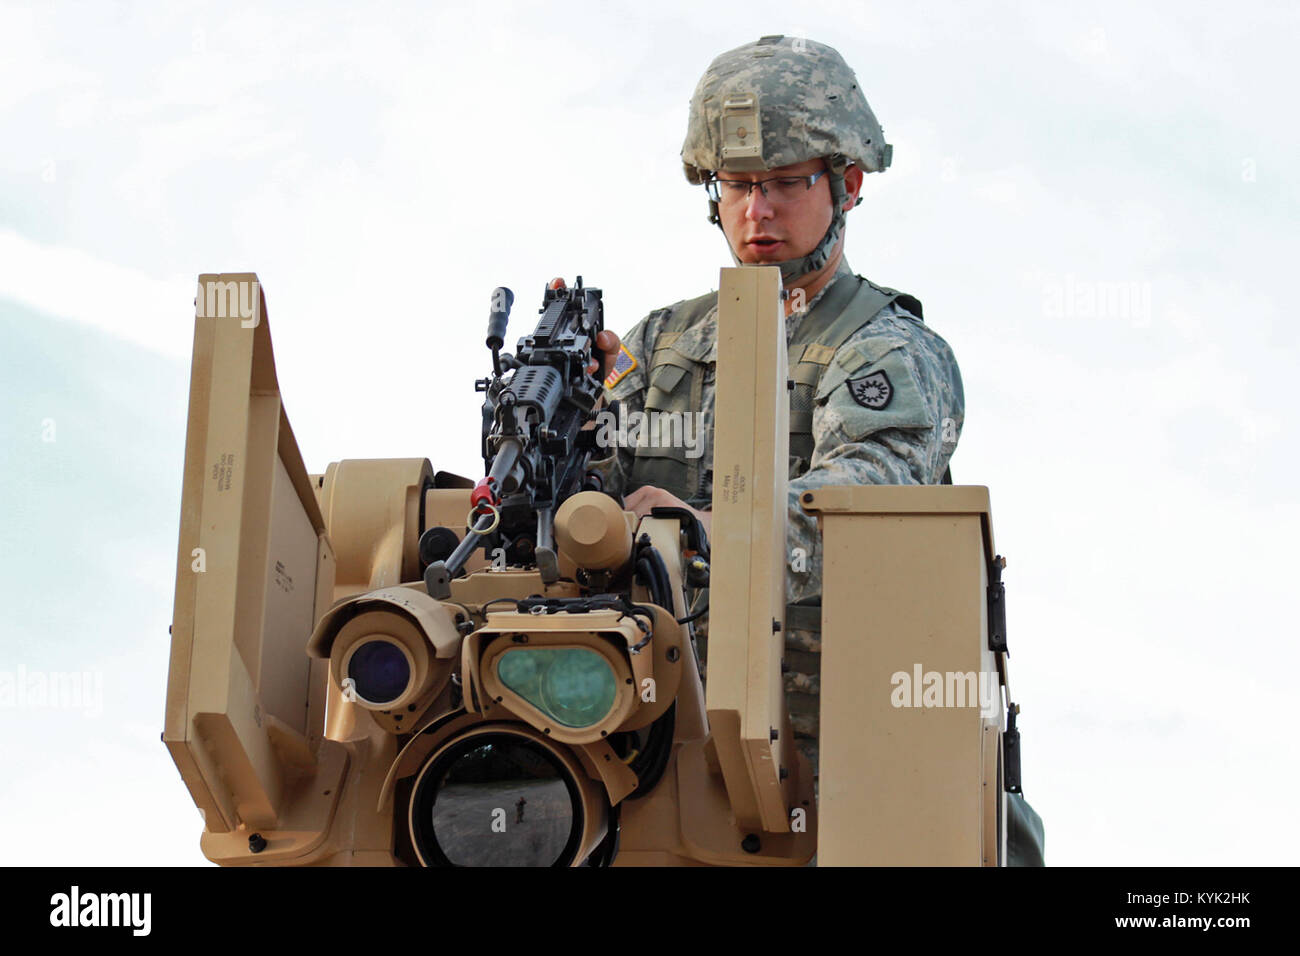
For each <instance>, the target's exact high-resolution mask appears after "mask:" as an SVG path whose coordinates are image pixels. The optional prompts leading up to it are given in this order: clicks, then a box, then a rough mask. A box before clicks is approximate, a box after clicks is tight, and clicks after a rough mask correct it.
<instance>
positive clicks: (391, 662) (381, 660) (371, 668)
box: [348, 641, 411, 704]
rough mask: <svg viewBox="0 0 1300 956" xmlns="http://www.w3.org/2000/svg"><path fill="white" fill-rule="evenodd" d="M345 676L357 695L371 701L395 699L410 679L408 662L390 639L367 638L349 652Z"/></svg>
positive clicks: (403, 690) (403, 691) (399, 695)
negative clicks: (372, 639) (350, 655)
mask: <svg viewBox="0 0 1300 956" xmlns="http://www.w3.org/2000/svg"><path fill="white" fill-rule="evenodd" d="M348 676H349V677H351V678H352V685H353V687H354V688H355V689H356V692H357V696H358V697H360V698H361V699H362V700H364V701H368V702H369V703H372V704H386V703H389V702H390V701H394V700H397V698H399V697H401V696H402V694H403V693H405V692H406V686H407V684H409V683H410V682H411V665H410V664H408V663H407V662H406V655H405V654H403V653H402V649H401V648H400V647H398V646H397V645H396V644H393V643H392V642H390V641H367V642H366V643H364V644H362V645H361V646H360V647H358V648H357V649H356V650H355V651H353V652H352V657H351V659H349V660H348Z"/></svg>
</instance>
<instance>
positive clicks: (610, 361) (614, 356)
mask: <svg viewBox="0 0 1300 956" xmlns="http://www.w3.org/2000/svg"><path fill="white" fill-rule="evenodd" d="M622 344H623V343H622V342H621V341H619V337H618V336H617V335H615V334H614V333H613V332H611V331H610V330H609V329H605V330H604V331H602V332H601V333H600V334H599V335H597V336H596V347H597V348H599V349H600V350H601V351H602V352H604V353H605V374H604V377H605V378H609V373H610V372H612V371H614V363H615V362H617V361H618V349H619V346H620V345H622Z"/></svg>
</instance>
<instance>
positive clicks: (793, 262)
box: [709, 168, 848, 284]
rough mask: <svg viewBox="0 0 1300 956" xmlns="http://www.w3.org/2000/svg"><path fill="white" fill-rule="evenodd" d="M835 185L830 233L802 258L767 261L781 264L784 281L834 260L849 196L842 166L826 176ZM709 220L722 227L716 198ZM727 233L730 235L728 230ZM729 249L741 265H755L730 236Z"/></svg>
mask: <svg viewBox="0 0 1300 956" xmlns="http://www.w3.org/2000/svg"><path fill="white" fill-rule="evenodd" d="M826 179H827V181H828V182H829V183H830V187H831V207H832V208H833V209H834V210H835V212H834V215H832V216H831V224H830V225H829V226H828V227H827V228H826V235H824V236H822V241H821V242H819V243H817V245H816V247H815V248H814V249H813V250H812V252H810V253H808V254H807V255H806V256H801V257H800V258H798V259H786V260H784V261H782V262H764V263H762V264H763V265H766V266H780V267H781V281H782V282H783V283H786V284H789V283H790V282H791V281H793V280H795V279H798V278H800V277H801V276H806V275H808V274H809V273H811V272H816V271H817V270H818V269H820V268H822V267H823V266H824V265H826V263H827V262H828V261H829V260H830V257H831V251H832V250H833V249H834V248H835V243H837V242H839V241H840V236H841V235H843V234H844V219H845V216H844V200H845V199H847V198H848V193H847V191H846V190H845V189H844V172H843V170H842V169H841V170H840V171H838V172H837V171H836V170H835V169H833V168H832V169H830V170H829V171H828V172H827V176H826ZM709 222H711V223H713V224H714V225H715V226H717V227H718V228H719V229H722V217H721V216H720V215H718V204H717V203H716V202H714V201H713V200H712V199H710V200H709ZM723 237H724V238H725V237H726V232H725V230H724V231H723ZM727 251H728V252H730V253H731V258H732V260H733V261H734V262H735V263H736V265H738V266H743V265H754V263H745V262H741V261H740V256H738V255H736V250H735V249H733V248H731V242H730V240H728V241H727Z"/></svg>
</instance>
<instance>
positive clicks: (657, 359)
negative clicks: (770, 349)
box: [596, 36, 1041, 844]
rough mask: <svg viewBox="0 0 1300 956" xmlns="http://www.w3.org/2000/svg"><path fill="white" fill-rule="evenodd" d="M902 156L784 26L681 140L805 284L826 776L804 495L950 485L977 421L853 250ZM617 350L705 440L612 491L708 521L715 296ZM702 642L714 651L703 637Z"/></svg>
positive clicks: (750, 257) (806, 649)
mask: <svg viewBox="0 0 1300 956" xmlns="http://www.w3.org/2000/svg"><path fill="white" fill-rule="evenodd" d="M891 153H892V147H891V146H890V145H889V144H887V143H886V142H885V139H884V135H883V133H882V132H881V128H880V125H879V124H878V123H877V121H876V118H875V115H874V114H873V113H872V111H871V108H870V107H869V106H868V105H867V101H866V99H865V97H864V96H863V93H862V91H861V89H860V88H859V87H858V84H857V79H856V77H855V76H854V74H853V71H852V70H850V69H849V67H848V65H847V64H846V63H845V62H844V60H843V58H842V57H841V56H840V55H839V53H837V52H836V51H835V50H834V49H832V48H830V47H828V46H825V45H822V44H820V43H814V42H812V41H808V40H802V39H791V38H787V37H780V36H768V37H763V38H762V39H760V40H759V41H758V42H756V43H750V44H747V45H745V46H742V47H739V48H737V49H735V50H732V51H730V52H728V53H724V54H722V55H721V56H719V57H718V58H717V59H715V60H714V61H713V63H712V65H711V66H710V67H709V69H708V71H707V72H706V73H705V74H704V76H703V78H702V79H701V80H700V82H699V85H698V86H697V87H696V90H695V95H694V96H693V97H692V99H691V106H690V118H689V120H688V124H687V133H686V142H685V144H684V145H683V147H682V162H683V164H684V166H685V172H686V178H687V180H688V181H690V182H691V183H693V184H697V185H701V184H702V185H703V186H704V187H705V189H706V191H707V193H708V201H709V221H710V222H712V223H714V224H715V225H717V226H718V227H719V228H720V229H721V230H722V232H723V235H724V236H725V238H726V241H727V245H728V248H729V250H730V252H731V255H732V258H733V259H734V260H735V262H736V263H737V264H742V263H743V264H750V265H757V264H762V265H775V266H779V267H780V269H781V278H782V282H783V284H784V286H785V288H786V289H787V290H788V292H789V295H788V297H787V299H786V302H785V312H786V319H785V323H786V339H787V343H788V354H789V362H790V370H791V373H790V377H791V378H792V379H793V380H794V382H795V386H794V391H793V392H792V393H791V400H790V463H789V469H790V470H789V479H790V481H789V512H788V515H789V517H788V527H789V546H790V555H791V562H790V573H789V574H788V576H787V580H788V593H787V601H788V607H787V612H786V624H787V628H788V630H787V631H786V662H787V664H788V665H789V671H788V672H787V674H786V694H787V700H788V701H789V707H790V715H791V722H792V724H793V725H794V729H795V735H796V741H797V743H798V744H799V746H800V749H801V750H802V751H803V752H804V753H805V754H806V755H807V756H808V757H809V759H810V761H811V762H812V765H813V767H814V772H815V768H816V766H817V748H816V741H817V735H818V726H817V722H818V690H819V670H820V655H821V641H820V633H819V631H820V608H819V602H820V589H821V553H820V548H819V546H818V536H817V525H816V520H815V519H814V518H811V517H810V516H808V515H807V514H805V513H804V511H803V509H802V508H801V507H800V506H799V496H800V495H801V494H802V493H803V492H805V491H807V490H809V489H812V488H816V487H819V486H822V485H844V484H857V483H863V484H937V483H940V482H946V481H948V461H949V459H950V457H951V456H952V453H953V451H954V450H955V449H956V446H957V440H958V438H959V436H960V434H961V428H962V423H963V420H964V415H965V411H964V398H963V394H962V383H961V374H960V372H959V371H958V368H957V361H956V359H955V358H954V356H953V354H952V350H951V349H950V348H949V347H948V344H947V343H946V342H945V341H944V340H943V339H942V338H940V337H939V336H938V335H937V334H935V333H934V332H933V331H931V330H930V329H929V328H928V327H927V326H926V325H925V324H924V323H923V322H922V312H921V303H920V302H919V301H918V300H917V299H915V298H913V297H912V296H910V295H906V294H904V293H900V292H897V291H895V290H893V289H888V288H884V287H882V286H877V285H875V284H873V283H872V282H870V281H868V280H866V279H864V278H862V277H861V276H857V275H855V274H854V273H853V272H852V270H850V269H849V267H848V264H847V263H846V262H845V259H844V234H845V230H846V218H847V213H848V212H849V211H850V210H851V209H853V208H854V207H855V206H856V205H857V204H858V203H859V202H860V201H861V200H860V198H859V192H860V190H861V187H862V177H863V175H864V174H865V173H872V172H883V171H884V170H885V168H886V167H888V166H889V164H890V159H891ZM602 345H608V348H609V349H610V351H611V354H609V355H607V358H606V368H605V371H606V379H605V384H606V387H607V392H608V397H609V398H610V399H612V400H616V401H618V402H619V403H620V405H621V406H622V409H623V411H624V412H625V413H630V412H636V411H644V412H669V413H674V412H675V413H679V414H684V415H686V416H687V418H686V421H687V427H685V428H683V429H682V434H683V435H684V436H689V435H691V434H692V433H693V430H692V428H691V427H690V426H691V425H692V424H694V420H693V419H692V418H691V417H690V416H699V418H698V422H699V423H700V431H699V436H698V437H699V442H698V444H697V445H692V443H690V442H687V441H677V442H676V443H673V442H668V443H665V442H663V441H661V440H659V439H661V438H662V437H663V436H662V435H657V436H646V435H642V440H641V441H639V442H638V443H637V444H636V445H635V446H634V447H620V448H617V449H616V450H615V451H614V453H613V454H611V455H610V456H609V457H608V458H606V459H604V460H602V461H600V462H597V463H596V468H597V470H598V471H600V472H601V473H602V475H603V477H604V479H605V483H606V489H607V490H608V491H610V492H613V493H614V494H622V495H624V500H625V506H626V507H627V508H628V510H631V511H635V512H636V514H637V516H638V517H640V516H643V515H645V514H648V513H649V512H650V509H652V508H654V507H658V506H664V505H667V506H676V507H683V506H684V507H688V508H690V509H691V510H692V511H694V512H695V514H696V515H697V516H698V517H699V519H700V521H701V523H702V524H703V525H704V527H705V530H706V531H707V530H709V528H710V525H711V515H710V514H709V508H710V503H711V500H712V494H713V475H712V472H711V470H710V469H711V465H712V461H713V411H714V374H715V367H716V366H715V363H716V358H717V293H716V292H711V293H708V294H706V295H703V296H700V297H698V298H695V299H689V300H685V301H682V302H677V303H676V304H674V305H671V306H669V307H667V308H664V309H659V310H657V311H655V312H652V313H651V314H650V315H649V316H647V317H646V318H645V319H643V320H642V321H641V322H639V323H638V324H637V325H636V326H635V327H634V328H633V329H632V330H631V331H630V332H628V333H627V335H626V336H625V337H624V338H623V340H622V342H621V343H616V342H614V341H613V337H612V336H609V337H608V338H607V339H606V340H604V341H602ZM654 421H657V422H662V421H664V419H662V418H660V417H656V418H655V419H654ZM700 645H701V657H702V658H703V657H704V656H705V654H706V653H707V645H706V643H705V640H704V639H703V637H701V640H700ZM1029 812H1030V813H1032V810H1031V811H1029ZM1035 820H1036V816H1035ZM1040 827H1041V824H1040ZM1040 833H1041V829H1040ZM1012 836H1013V838H1014V836H1015V834H1014V832H1013V834H1012ZM1014 842H1015V841H1014V839H1013V844H1014ZM1039 842H1040V843H1041V837H1040V840H1039Z"/></svg>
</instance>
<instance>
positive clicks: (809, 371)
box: [630, 276, 921, 508]
mask: <svg viewBox="0 0 1300 956" xmlns="http://www.w3.org/2000/svg"><path fill="white" fill-rule="evenodd" d="M717 301H718V295H717V293H716V292H711V293H709V294H707V295H702V296H700V297H699V298H697V299H691V300H689V301H687V302H684V303H682V305H681V306H679V307H678V308H677V309H676V310H674V312H673V314H672V316H671V318H670V319H669V320H668V322H667V323H666V324H665V326H664V329H663V331H662V332H660V334H659V338H658V340H657V341H656V342H655V344H654V352H653V354H652V355H651V357H650V362H649V366H648V370H647V375H648V379H649V388H648V389H647V391H646V396H645V410H646V412H651V411H658V412H693V411H696V412H697V411H700V410H702V408H703V398H702V396H703V386H704V384H705V382H706V379H707V380H709V381H711V380H712V376H713V373H714V370H713V363H711V362H706V361H705V355H706V354H707V352H708V347H709V343H708V342H705V341H701V340H691V341H686V340H683V339H682V333H683V332H685V331H686V330H687V329H689V328H691V327H692V326H693V325H695V324H696V323H697V322H699V321H701V320H703V319H704V317H705V316H706V315H707V314H708V313H709V311H710V310H711V309H714V308H716V306H717ZM895 301H897V302H898V303H899V304H900V305H901V306H902V307H903V308H905V309H907V310H908V311H909V312H911V313H912V314H913V315H915V316H917V317H918V318H920V317H921V303H920V301H918V300H917V299H915V298H913V297H912V296H910V295H907V294H906V293H902V292H898V291H896V290H894V289H887V288H884V287H882V286H877V285H874V284H873V283H871V282H869V281H867V280H866V279H864V278H862V277H861V276H842V277H841V278H839V279H838V280H837V281H835V282H834V283H833V284H832V285H831V287H830V288H829V289H828V290H827V291H826V294H825V295H823V296H822V297H821V298H820V299H819V300H818V301H817V303H816V305H814V306H813V308H812V309H811V310H809V312H808V314H807V315H805V316H804V317H803V320H802V321H801V322H800V323H799V326H798V328H797V329H796V330H795V334H794V337H793V338H792V339H791V341H790V345H789V348H788V355H789V365H790V378H791V379H792V380H793V381H794V388H793V389H792V390H791V392H790V472H789V477H790V478H798V477H799V476H800V475H802V474H803V473H804V472H806V471H807V470H808V466H809V463H810V462H811V460H812V453H813V434H812V419H813V398H814V396H815V395H816V394H817V387H818V385H819V384H820V382H821V378H822V375H823V374H824V373H825V371H826V367H827V366H828V365H829V364H830V361H831V359H832V358H834V356H835V353H836V351H837V350H838V349H839V347H840V346H841V345H843V344H844V342H845V341H846V340H847V339H848V338H849V336H851V335H852V334H853V333H854V332H856V331H858V330H859V329H861V328H862V327H863V326H864V325H866V324H867V323H869V322H870V321H871V320H872V319H873V318H875V316H876V314H877V313H878V312H880V310H881V309H883V308H885V307H886V306H888V305H890V304H891V303H893V302H895ZM715 427H716V425H715ZM682 444H683V443H680V442H679V443H673V447H656V446H652V445H651V446H639V447H637V448H636V450H635V456H636V457H635V459H634V461H633V465H632V473H631V476H630V478H631V485H632V486H633V487H638V486H640V485H653V486H655V487H657V488H663V489H664V490H666V491H669V492H671V493H672V494H674V495H676V496H677V497H678V498H681V499H682V500H683V501H685V502H687V503H688V504H690V505H692V506H693V507H696V508H699V507H707V506H708V504H709V500H710V498H709V494H708V489H707V487H706V486H707V484H708V483H709V478H710V475H711V468H712V462H709V461H706V460H705V459H704V458H702V457H701V458H695V459H692V458H690V457H688V456H687V454H686V449H685V448H684V447H681V446H682Z"/></svg>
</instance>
